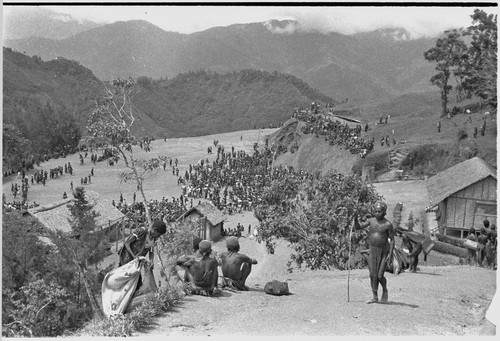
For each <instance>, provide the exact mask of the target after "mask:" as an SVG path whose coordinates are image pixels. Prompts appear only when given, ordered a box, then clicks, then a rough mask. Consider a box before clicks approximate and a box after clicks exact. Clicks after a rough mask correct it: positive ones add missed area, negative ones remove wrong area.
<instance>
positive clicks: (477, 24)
mask: <svg viewBox="0 0 500 341" xmlns="http://www.w3.org/2000/svg"><path fill="white" fill-rule="evenodd" d="M471 18H472V25H471V26H469V27H468V28H467V30H466V31H465V32H464V36H466V37H470V39H471V42H470V46H469V49H468V51H467V52H468V55H469V64H468V67H467V69H466V70H465V75H466V77H465V81H464V87H465V88H467V89H469V90H470V91H472V92H473V93H475V94H476V95H477V96H479V97H481V98H482V99H483V100H485V102H486V103H487V104H488V105H490V106H491V107H492V108H496V105H497V50H498V42H497V40H498V32H497V31H498V26H497V16H496V15H493V14H487V13H486V12H484V11H482V10H479V9H476V10H474V14H472V15H471Z"/></svg>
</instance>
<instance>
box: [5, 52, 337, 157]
mask: <svg viewBox="0 0 500 341" xmlns="http://www.w3.org/2000/svg"><path fill="white" fill-rule="evenodd" d="M3 56H4V59H3V123H4V124H12V125H14V126H15V127H17V128H18V129H19V130H20V132H21V133H22V134H23V136H24V137H25V138H27V139H29V140H31V141H32V142H33V145H34V146H35V147H36V148H35V149H36V150H38V151H39V152H42V151H43V152H48V151H50V150H53V149H54V148H56V147H57V146H59V147H61V144H62V145H67V144H70V145H71V144H76V143H77V142H78V137H79V136H82V135H83V134H84V133H85V126H86V124H87V121H88V118H89V115H90V113H91V112H92V110H93V109H94V108H95V104H96V102H97V101H100V99H102V98H103V95H104V90H105V88H106V87H108V88H110V87H111V84H110V83H109V82H107V81H104V82H103V81H101V80H99V79H98V78H97V77H96V76H95V75H94V74H93V73H92V71H91V70H90V69H88V68H85V67H84V66H82V65H80V64H79V63H78V62H76V61H72V60H68V59H65V58H57V59H54V60H50V61H43V60H41V58H40V57H38V56H33V57H29V56H26V55H24V54H22V53H20V52H17V51H13V50H12V49H10V48H4V50H3ZM134 90H135V94H134V97H133V105H134V113H135V116H136V123H135V124H134V129H135V131H134V133H135V134H137V135H139V136H143V135H149V136H156V137H169V138H171V137H184V136H200V135H210V134H215V133H221V132H229V131H237V130H246V129H253V128H257V127H258V128H261V127H269V126H270V125H272V126H276V125H278V124H279V123H282V122H284V121H285V120H286V119H288V118H289V117H290V116H291V114H292V113H293V110H294V108H296V107H304V106H308V105H309V104H310V103H311V102H313V101H320V102H322V103H327V102H333V101H334V100H333V99H332V98H329V97H327V96H325V95H323V94H321V93H320V92H318V91H317V90H314V89H312V88H311V87H309V86H308V85H307V84H306V83H305V82H304V81H302V80H300V79H298V78H296V77H294V76H291V75H288V74H283V73H279V72H266V71H258V70H242V71H238V72H231V73H226V74H218V73H216V72H208V71H197V72H189V73H183V74H180V75H177V76H176V77H174V78H172V79H169V80H166V79H164V80H153V79H152V78H148V77H145V76H142V77H139V78H138V79H137V82H136V85H135V87H134Z"/></svg>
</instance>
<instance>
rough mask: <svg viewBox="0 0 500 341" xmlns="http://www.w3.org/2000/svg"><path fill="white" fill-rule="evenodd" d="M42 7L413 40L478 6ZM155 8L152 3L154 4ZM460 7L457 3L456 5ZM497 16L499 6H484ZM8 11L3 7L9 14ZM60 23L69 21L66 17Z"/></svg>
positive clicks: (189, 24) (183, 29) (189, 26)
mask: <svg viewBox="0 0 500 341" xmlns="http://www.w3.org/2000/svg"><path fill="white" fill-rule="evenodd" d="M95 4H96V3H94V4H93V5H91V4H89V5H85V6H61V5H52V6H43V7H46V8H49V9H51V10H53V11H56V12H59V13H62V14H68V15H71V16H72V17H73V18H75V19H88V20H91V21H95V22H98V23H112V22H115V21H124V20H133V19H141V20H146V21H149V22H150V23H152V24H154V25H156V26H158V27H160V28H162V29H164V30H166V31H173V32H179V33H193V32H197V31H203V30H206V29H208V28H211V27H214V26H228V25H231V24H235V23H251V22H264V21H267V20H269V19H280V20H283V19H294V20H297V21H298V22H299V23H300V24H301V27H302V28H304V29H316V30H319V31H321V32H339V33H343V34H352V33H356V32H360V31H372V30H374V29H378V28H390V27H403V28H405V29H406V30H408V31H409V32H410V34H411V37H412V38H418V37H422V36H427V37H433V36H437V35H438V34H440V33H442V32H443V31H444V30H446V29H450V28H457V27H467V26H469V25H470V24H471V20H470V15H471V14H472V13H473V11H474V8H475V7H467V6H460V7H456V6H446V7H424V6H419V7H405V6H393V7H381V6H370V7H369V6H362V7H336V6H334V7H332V6H307V7H303V6H300V7H297V6H291V5H290V4H293V3H291V2H286V3H283V6H256V5H251V6H248V3H247V5H231V6H228V5H224V6H210V5H200V6H170V5H154V6H153V5H152V6H120V5H112V6H104V5H102V6H96V5H95ZM150 4H151V3H150ZM455 4H456V3H455ZM483 9H484V10H485V11H486V12H488V13H496V12H497V11H498V8H491V7H490V8H483ZM8 10H9V7H8V6H5V7H4V15H8ZM60 18H61V20H66V19H67V17H66V16H64V15H61V17H60Z"/></svg>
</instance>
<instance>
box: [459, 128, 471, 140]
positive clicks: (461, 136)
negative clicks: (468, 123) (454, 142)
mask: <svg viewBox="0 0 500 341" xmlns="http://www.w3.org/2000/svg"><path fill="white" fill-rule="evenodd" d="M457 137H458V141H462V140H465V139H466V138H467V137H469V135H467V130H465V129H464V128H462V129H459V130H458V132H457Z"/></svg>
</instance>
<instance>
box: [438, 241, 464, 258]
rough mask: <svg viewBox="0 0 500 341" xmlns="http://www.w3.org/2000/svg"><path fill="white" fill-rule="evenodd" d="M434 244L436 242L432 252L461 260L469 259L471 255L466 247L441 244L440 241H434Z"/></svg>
mask: <svg viewBox="0 0 500 341" xmlns="http://www.w3.org/2000/svg"><path fill="white" fill-rule="evenodd" d="M433 242H434V248H433V249H432V251H436V252H441V253H446V254H449V255H453V256H457V257H460V258H467V256H468V255H469V252H468V251H467V249H466V248H464V247H460V246H455V245H452V244H448V243H444V242H440V241H438V240H434V241H433Z"/></svg>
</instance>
